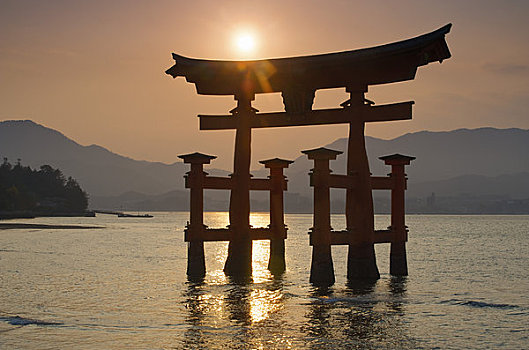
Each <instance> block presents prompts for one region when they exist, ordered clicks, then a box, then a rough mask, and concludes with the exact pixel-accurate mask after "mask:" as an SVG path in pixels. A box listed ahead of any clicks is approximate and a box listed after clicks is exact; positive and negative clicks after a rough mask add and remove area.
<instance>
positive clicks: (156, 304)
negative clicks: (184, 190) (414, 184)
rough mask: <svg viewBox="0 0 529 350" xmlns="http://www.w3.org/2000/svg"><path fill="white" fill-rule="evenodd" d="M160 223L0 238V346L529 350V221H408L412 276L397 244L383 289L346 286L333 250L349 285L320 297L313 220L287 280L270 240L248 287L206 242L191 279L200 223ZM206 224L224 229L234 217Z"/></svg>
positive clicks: (258, 247)
mask: <svg viewBox="0 0 529 350" xmlns="http://www.w3.org/2000/svg"><path fill="white" fill-rule="evenodd" d="M154 215H155V217H154V218H153V219H131V218H119V219H118V218H116V217H113V216H104V215H103V216H98V217H96V218H49V219H35V220H16V222H38V223H45V224H90V225H104V226H105V227H106V228H105V229H100V230H68V229H66V230H57V229H37V230H22V229H16V230H5V231H0V348H2V349H123V348H131V349H463V348H479V349H482V348H490V349H495V348H504V349H526V348H529V326H528V325H529V277H528V271H529V267H528V266H529V237H528V235H529V217H528V216H408V217H407V223H408V226H409V227H410V241H409V244H408V248H409V249H408V259H409V270H410V276H409V277H408V278H403V279H396V278H391V277H390V276H389V274H388V271H389V266H388V261H389V256H388V255H389V246H388V245H378V246H377V258H378V266H379V269H380V271H381V275H382V277H381V279H380V280H379V281H378V282H376V283H375V284H371V285H355V286H347V285H346V278H345V273H346V270H345V262H346V261H345V260H346V254H347V251H346V248H345V247H335V248H333V257H334V263H335V269H336V279H337V282H336V284H335V285H334V286H333V287H332V288H330V289H329V290H318V289H315V288H313V287H311V285H310V284H309V283H308V280H309V267H310V252H311V250H310V247H309V245H308V235H307V234H306V232H307V229H308V228H309V227H311V226H312V221H311V220H312V219H311V216H310V215H287V218H286V221H287V224H288V226H289V238H288V240H287V268H288V271H287V272H286V273H285V275H284V276H283V277H282V278H280V279H274V278H272V276H270V274H269V273H268V271H267V270H266V264H267V259H268V243H267V242H265V241H258V242H255V243H254V276H253V282H252V283H249V284H246V285H236V284H232V283H230V282H229V281H228V280H227V279H226V278H225V276H224V274H223V272H222V267H223V263H224V259H225V256H226V247H227V244H225V243H207V244H206V255H207V269H208V275H207V278H206V281H205V282H204V283H203V284H190V283H187V281H186V278H185V265H186V245H185V243H184V242H183V240H182V236H183V234H182V229H183V226H184V225H185V223H186V221H187V220H188V217H187V215H188V214H187V213H154ZM267 220H268V218H267V216H266V215H262V214H255V215H254V216H253V217H252V222H253V224H254V226H265V225H266V222H267ZM376 220H377V228H385V227H386V226H388V220H389V218H388V217H387V216H377V218H376ZM206 221H207V224H208V225H210V226H211V227H214V226H224V225H225V224H226V221H227V215H226V213H210V214H207V219H206ZM13 222H15V220H13ZM333 226H334V228H336V229H340V228H343V226H344V222H343V219H342V218H341V217H340V216H336V217H333Z"/></svg>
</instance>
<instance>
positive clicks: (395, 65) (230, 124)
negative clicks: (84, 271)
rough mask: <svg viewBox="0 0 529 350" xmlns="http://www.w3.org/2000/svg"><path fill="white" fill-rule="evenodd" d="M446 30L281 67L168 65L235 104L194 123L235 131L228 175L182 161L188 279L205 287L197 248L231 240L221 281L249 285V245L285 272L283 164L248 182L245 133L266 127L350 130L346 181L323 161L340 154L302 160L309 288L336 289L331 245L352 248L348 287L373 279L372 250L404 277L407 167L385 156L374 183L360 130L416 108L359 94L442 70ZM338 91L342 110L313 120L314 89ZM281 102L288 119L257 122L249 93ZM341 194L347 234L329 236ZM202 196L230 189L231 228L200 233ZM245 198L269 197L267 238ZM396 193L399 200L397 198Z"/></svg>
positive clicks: (278, 116)
mask: <svg viewBox="0 0 529 350" xmlns="http://www.w3.org/2000/svg"><path fill="white" fill-rule="evenodd" d="M450 27H451V24H448V25H446V26H444V27H442V28H440V29H438V30H436V31H434V32H431V33H428V34H425V35H422V36H419V37H416V38H412V39H408V40H404V41H400V42H395V43H391V44H386V45H382V46H377V47H372V48H366V49H360V50H353V51H345V52H338V53H330V54H323V55H314V56H304V57H292V58H278V59H268V60H256V61H215V60H201V59H192V58H186V57H183V56H180V55H177V54H173V58H174V60H175V62H176V63H175V64H174V65H173V66H172V67H171V68H169V69H168V70H167V71H166V73H167V74H169V75H171V76H173V77H174V78H176V77H178V76H183V77H185V78H186V80H187V81H188V82H190V83H194V84H195V86H196V89H197V93H199V94H203V95H234V96H235V99H236V100H237V107H236V108H235V109H233V110H232V111H230V112H231V115H216V116H212V115H210V116H206V115H199V118H200V129H201V130H226V129H235V130H236V136H235V152H234V166H233V174H232V175H231V177H229V178H220V177H212V176H206V174H205V173H204V172H203V164H208V163H209V162H210V160H211V159H213V158H214V157H212V156H206V155H203V154H200V153H193V154H189V155H184V156H181V158H183V159H184V162H186V163H191V172H190V173H188V175H187V178H186V180H187V184H186V185H187V187H189V188H191V219H190V224H189V225H188V227H187V228H186V241H188V242H189V251H188V271H187V273H188V276H190V277H201V276H202V277H203V276H204V274H205V265H204V248H203V242H204V241H220V240H229V248H228V258H227V261H226V265H225V268H224V271H225V272H226V274H228V275H231V276H249V275H250V274H251V265H252V261H251V260H252V239H270V240H271V261H270V266H269V267H270V269H271V270H272V271H277V272H281V271H282V270H284V239H285V238H286V228H285V226H284V221H283V203H282V202H283V198H282V196H283V190H285V189H286V181H285V179H284V177H283V174H282V169H283V168H286V167H288V165H289V163H290V162H289V161H283V160H279V159H274V160H270V161H265V162H264V164H265V166H266V167H267V168H270V170H271V176H270V178H269V179H252V178H251V175H250V154H251V129H252V128H266V127H284V126H303V125H324V124H342V123H343V124H349V142H348V148H347V175H330V172H329V170H328V164H329V160H331V159H335V158H336V155H337V154H339V153H340V152H337V151H332V150H327V149H316V150H309V151H304V152H303V153H305V154H307V155H308V157H309V158H310V159H313V160H314V161H315V168H314V171H313V173H312V174H311V175H312V176H311V185H312V186H314V195H315V198H314V227H313V229H312V231H311V244H312V245H313V255H312V267H311V282H313V283H316V284H332V283H334V271H333V264H332V257H331V245H332V244H347V245H349V256H348V264H347V266H348V271H347V276H348V278H349V279H352V280H354V279H374V278H378V277H379V272H378V268H377V265H376V259H375V253H374V243H377V242H391V263H390V270H391V273H392V274H395V275H406V274H407V263H406V250H405V249H406V248H405V242H406V240H407V230H406V227H405V225H404V196H403V191H404V188H405V183H406V178H405V174H404V165H407V164H409V163H410V160H412V159H414V158H413V157H406V156H400V155H392V156H388V157H385V158H384V159H383V160H384V161H385V162H386V164H389V165H392V176H390V177H389V178H382V177H372V176H371V174H370V172H369V164H368V159H367V154H366V150H365V140H364V125H365V123H366V122H382V121H392V120H405V119H411V116H412V105H413V101H408V102H400V103H394V104H389V105H380V106H373V105H372V104H373V102H372V101H369V100H367V99H366V98H365V96H364V94H365V92H367V90H368V86H369V85H377V84H388V83H394V82H400V81H406V80H413V79H414V78H415V73H416V71H417V68H418V67H419V66H423V65H427V64H429V63H431V62H436V61H439V62H442V61H443V60H444V59H447V58H449V57H450V52H449V49H448V46H447V44H446V42H445V35H446V34H447V33H448V32H449V31H450ZM340 87H345V88H346V91H347V92H348V93H349V95H350V98H349V99H348V100H347V101H345V102H344V103H342V104H341V108H335V109H324V110H312V104H313V99H314V96H315V92H316V90H318V89H329V88H340ZM270 92H281V93H282V96H283V103H284V106H285V112H280V113H258V111H257V110H256V109H254V108H252V105H251V103H252V101H253V100H254V98H255V94H256V93H270ZM331 187H334V188H345V189H346V190H347V195H346V223H347V229H346V230H345V231H341V232H334V231H332V229H331V227H330V219H329V215H330V212H329V189H330V188H331ZM205 188H210V189H212V188H214V189H229V190H231V195H230V225H229V227H228V228H227V229H220V230H219V229H208V228H206V227H205V226H204V224H203V213H202V211H203V204H202V200H203V197H202V191H203V189H205ZM373 189H391V190H392V195H393V196H392V224H391V226H390V228H389V230H384V231H382V232H380V233H376V232H375V230H374V218H373V199H372V194H371V191H372V190H373ZM250 190H268V191H270V193H271V198H270V210H271V223H270V228H269V229H261V230H256V229H253V228H251V227H250V220H249V216H250V195H249V191H250ZM401 192H402V193H401Z"/></svg>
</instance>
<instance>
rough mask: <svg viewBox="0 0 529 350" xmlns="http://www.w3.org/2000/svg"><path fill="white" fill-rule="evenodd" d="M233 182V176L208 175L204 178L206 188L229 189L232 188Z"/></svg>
mask: <svg viewBox="0 0 529 350" xmlns="http://www.w3.org/2000/svg"><path fill="white" fill-rule="evenodd" d="M231 182H232V181H231V177H220V176H206V177H205V178H204V189H206V190H229V189H231Z"/></svg>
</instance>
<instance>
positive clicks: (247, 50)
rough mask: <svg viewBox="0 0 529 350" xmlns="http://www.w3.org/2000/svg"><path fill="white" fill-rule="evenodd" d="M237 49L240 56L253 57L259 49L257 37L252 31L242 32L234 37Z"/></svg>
mask: <svg viewBox="0 0 529 350" xmlns="http://www.w3.org/2000/svg"><path fill="white" fill-rule="evenodd" d="M234 43H235V48H236V49H237V52H238V53H239V54H243V55H251V54H253V53H255V49H256V47H257V40H256V36H255V34H254V33H253V32H250V31H241V32H238V33H236V34H235V36H234Z"/></svg>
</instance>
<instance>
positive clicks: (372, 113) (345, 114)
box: [198, 101, 414, 130]
mask: <svg viewBox="0 0 529 350" xmlns="http://www.w3.org/2000/svg"><path fill="white" fill-rule="evenodd" d="M413 103H414V102H413V101H408V102H400V103H393V104H389V105H380V106H369V105H359V106H351V107H346V108H334V109H318V110H312V111H310V112H307V113H305V114H287V113H286V112H277V113H257V114H256V115H255V117H253V118H252V120H251V127H252V128H278V127H285V126H306V125H327V124H347V123H350V122H352V121H364V122H385V121H392V120H407V119H411V117H412V105H413ZM198 117H199V118H200V130H229V129H235V126H236V121H237V117H234V116H232V115H199V116H198Z"/></svg>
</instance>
